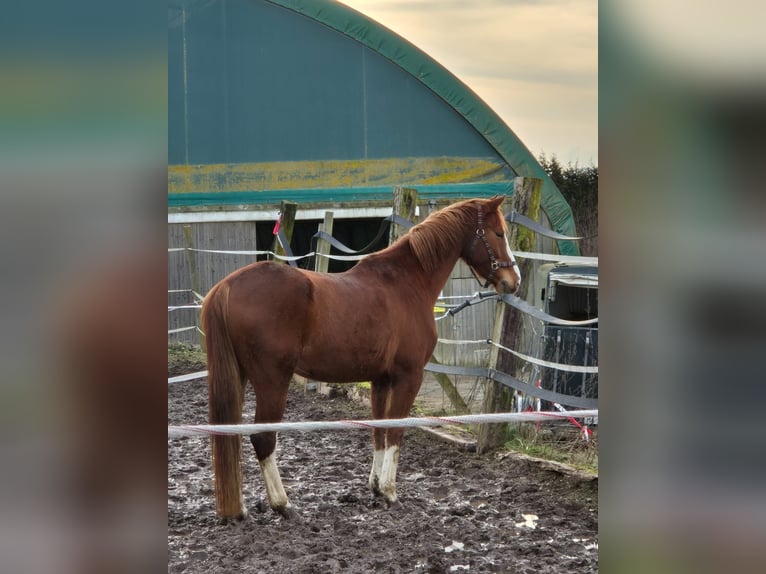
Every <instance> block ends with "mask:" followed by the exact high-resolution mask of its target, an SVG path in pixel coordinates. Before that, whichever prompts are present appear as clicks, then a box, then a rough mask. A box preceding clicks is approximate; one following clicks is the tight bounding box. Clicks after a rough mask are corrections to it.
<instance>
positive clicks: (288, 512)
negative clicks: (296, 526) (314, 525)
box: [274, 506, 301, 522]
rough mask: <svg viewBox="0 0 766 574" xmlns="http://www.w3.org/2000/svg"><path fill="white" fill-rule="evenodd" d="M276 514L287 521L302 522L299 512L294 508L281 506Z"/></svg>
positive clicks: (276, 509)
mask: <svg viewBox="0 0 766 574" xmlns="http://www.w3.org/2000/svg"><path fill="white" fill-rule="evenodd" d="M274 512H276V513H277V514H279V515H280V516H281V517H282V518H284V519H285V520H290V521H293V522H300V521H301V515H300V514H298V511H297V510H295V508H293V507H292V506H280V507H279V508H275V509H274Z"/></svg>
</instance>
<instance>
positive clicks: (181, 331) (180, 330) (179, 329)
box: [168, 325, 197, 335]
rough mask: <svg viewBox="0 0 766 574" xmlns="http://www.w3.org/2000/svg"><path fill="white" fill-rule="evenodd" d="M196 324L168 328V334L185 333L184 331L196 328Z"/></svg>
mask: <svg viewBox="0 0 766 574" xmlns="http://www.w3.org/2000/svg"><path fill="white" fill-rule="evenodd" d="M196 328H197V326H196V325H192V326H191V327H179V328H178V329H168V335H173V334H174V333H183V332H184V331H193V330H194V329H196Z"/></svg>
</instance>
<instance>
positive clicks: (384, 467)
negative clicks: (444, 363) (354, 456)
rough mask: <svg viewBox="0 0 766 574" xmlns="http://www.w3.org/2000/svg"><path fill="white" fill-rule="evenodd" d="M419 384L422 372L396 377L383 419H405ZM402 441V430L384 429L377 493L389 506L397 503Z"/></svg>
mask: <svg viewBox="0 0 766 574" xmlns="http://www.w3.org/2000/svg"><path fill="white" fill-rule="evenodd" d="M421 383H422V371H419V372H417V373H414V374H408V375H407V376H401V377H397V379H396V380H395V381H393V384H392V385H391V387H390V391H389V396H388V397H387V398H388V400H387V401H386V402H385V405H386V408H385V418H388V419H400V418H406V417H407V416H408V415H409V412H410V408H411V407H412V404H413V403H414V402H415V397H416V396H417V394H418V390H420V385H421ZM403 440H404V428H387V429H385V444H384V448H383V452H382V461H381V465H380V472H379V473H378V491H379V492H380V494H381V495H382V496H383V498H385V499H386V501H387V502H388V503H389V504H393V503H395V502H396V501H397V494H396V472H397V468H398V466H399V451H400V449H401V446H402V442H403Z"/></svg>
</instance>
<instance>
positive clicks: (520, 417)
mask: <svg viewBox="0 0 766 574" xmlns="http://www.w3.org/2000/svg"><path fill="white" fill-rule="evenodd" d="M597 416H598V410H597V409H592V410H581V411H567V412H566V414H564V413H558V412H547V411H543V412H525V413H487V414H478V415H457V416H451V417H413V418H406V419H379V420H341V421H309V422H282V423H262V424H243V425H177V426H172V425H171V426H168V438H180V437H190V436H200V435H212V434H224V435H246V434H256V433H261V432H283V431H301V432H307V431H315V430H342V429H359V428H365V429H371V428H407V427H438V426H444V425H454V424H458V425H464V424H493V423H506V422H537V421H546V420H551V419H560V420H567V419H569V418H585V417H597Z"/></svg>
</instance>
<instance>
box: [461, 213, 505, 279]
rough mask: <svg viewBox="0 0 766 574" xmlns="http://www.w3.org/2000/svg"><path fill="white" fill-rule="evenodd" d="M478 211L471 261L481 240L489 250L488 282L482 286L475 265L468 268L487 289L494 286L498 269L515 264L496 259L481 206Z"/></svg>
mask: <svg viewBox="0 0 766 574" xmlns="http://www.w3.org/2000/svg"><path fill="white" fill-rule="evenodd" d="M476 210H477V212H478V216H479V223H478V225H477V227H476V235H474V236H473V243H472V244H471V251H470V256H471V259H473V252H474V251H475V250H476V245H477V244H478V243H479V241H480V240H481V242H482V243H483V244H484V247H485V249H486V250H487V257H488V258H489V274H488V275H487V280H486V282H485V283H484V284H483V285H482V283H481V280H480V279H479V276H478V275H477V274H476V271H475V270H474V268H473V265H471V264H469V265H468V268H469V269H470V270H471V273H473V276H474V277H475V278H476V281H478V282H479V285H481V286H482V287H483V288H484V289H486V288H487V287H489V286H490V285H491V284H492V278H493V277H494V276H495V273H497V270H498V269H503V268H506V267H513V266H514V262H513V261H498V260H497V257H495V252H494V251H493V250H492V247H491V246H490V244H489V241H487V232H486V230H485V229H484V218H483V217H482V212H481V205H479V206H477V208H476Z"/></svg>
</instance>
